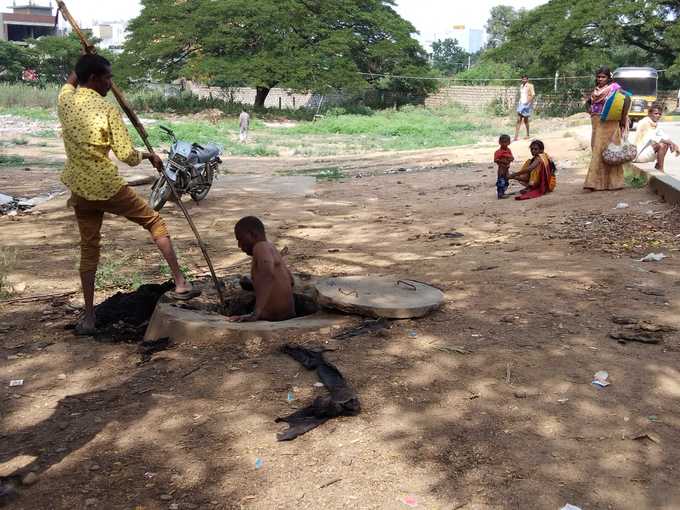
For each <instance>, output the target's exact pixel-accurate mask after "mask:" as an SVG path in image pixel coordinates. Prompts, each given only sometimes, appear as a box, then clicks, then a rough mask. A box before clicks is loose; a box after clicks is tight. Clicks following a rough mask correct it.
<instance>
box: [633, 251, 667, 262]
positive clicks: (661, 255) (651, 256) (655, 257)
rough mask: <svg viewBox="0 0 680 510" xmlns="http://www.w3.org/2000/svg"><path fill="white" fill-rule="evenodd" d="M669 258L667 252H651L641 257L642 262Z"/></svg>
mask: <svg viewBox="0 0 680 510" xmlns="http://www.w3.org/2000/svg"><path fill="white" fill-rule="evenodd" d="M665 258H668V255H666V254H665V253H650V254H649V255H646V256H644V257H642V258H641V259H640V262H661V261H662V260H663V259H665Z"/></svg>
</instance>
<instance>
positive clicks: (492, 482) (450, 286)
mask: <svg viewBox="0 0 680 510" xmlns="http://www.w3.org/2000/svg"><path fill="white" fill-rule="evenodd" d="M544 138H545V142H546V147H547V151H548V152H549V153H551V154H552V155H554V157H555V158H556V159H558V160H560V161H562V162H563V165H562V170H561V173H560V175H559V187H558V189H557V191H556V192H555V193H553V194H551V195H549V196H546V197H543V198H541V199H537V200H531V201H527V202H523V203H521V202H516V201H514V200H504V201H498V200H496V198H495V194H494V181H495V177H494V174H495V171H494V170H493V169H490V168H489V165H488V161H489V160H490V158H491V154H492V153H493V149H494V148H493V147H476V148H458V149H452V150H436V151H424V152H421V153H408V154H401V153H400V154H394V155H393V154H381V155H370V156H367V157H354V158H344V159H343V158H333V160H332V161H321V163H322V164H326V163H331V164H341V165H343V168H345V171H346V172H347V174H348V175H350V176H351V175H355V176H356V175H361V178H358V177H348V178H347V179H345V180H343V181H341V182H327V183H317V184H316V185H315V186H314V188H313V189H312V190H306V191H305V193H304V194H299V193H292V192H290V193H284V192H281V191H280V190H279V191H277V189H276V180H275V178H274V177H273V174H275V173H277V172H278V171H279V170H286V169H288V170H289V169H291V167H292V165H297V164H298V163H304V164H305V165H309V166H310V167H311V166H312V165H317V166H318V165H319V161H309V160H305V161H304V162H303V161H302V160H295V159H294V158H292V159H291V158H289V159H276V160H274V159H257V160H243V161H241V160H236V159H234V160H229V161H228V162H227V164H228V165H229V167H230V170H232V171H233V172H234V173H236V174H240V173H243V174H250V173H255V174H257V175H259V176H261V177H262V178H268V179H270V178H271V179H273V180H270V181H269V182H270V184H271V186H270V187H269V188H267V191H268V192H266V193H262V192H256V191H254V190H253V189H252V187H247V188H246V187H238V186H234V187H229V186H221V185H220V186H218V187H217V188H216V189H215V190H213V191H211V194H210V195H209V198H208V199H207V200H206V201H205V203H203V204H201V205H200V206H193V205H190V210H191V212H192V214H193V216H194V218H195V220H196V222H197V224H198V226H199V228H200V229H201V231H202V232H203V233H204V235H205V238H206V241H207V243H208V245H209V249H210V251H211V253H212V254H213V255H214V257H215V262H216V265H217V266H218V267H226V266H227V265H229V264H233V263H235V262H238V261H240V260H242V256H241V254H239V253H238V250H237V248H236V246H235V244H234V242H233V240H232V238H231V228H232V226H233V224H234V222H235V221H236V220H237V219H238V218H239V217H241V216H243V215H245V214H258V215H260V216H261V217H262V218H263V219H264V221H265V223H266V224H267V226H268V229H269V231H270V233H271V235H272V237H273V238H275V239H276V241H277V243H278V244H279V245H281V246H283V245H287V246H288V247H289V249H290V252H291V255H290V257H289V261H290V264H291V265H292V267H293V268H294V270H296V271H299V272H300V271H304V272H309V273H312V274H317V275H328V274H393V275H408V276H409V277H411V278H414V279H417V280H423V281H430V282H432V283H434V284H435V285H437V286H440V287H441V288H443V289H444V290H445V291H446V293H447V303H446V305H445V306H444V308H443V309H442V310H441V311H439V312H437V313H435V314H433V315H432V316H430V317H428V318H426V319H423V320H419V321H398V322H395V323H393V324H392V327H391V328H390V329H389V331H388V332H387V333H386V334H382V335H374V336H371V335H364V336H359V337H354V338H352V339H349V340H342V341H339V340H331V339H330V338H329V337H328V335H324V334H311V335H305V336H304V337H301V338H290V339H288V340H289V341H300V342H303V343H306V344H308V345H312V346H322V345H323V346H326V347H330V348H334V349H336V350H335V351H334V352H332V353H330V355H329V358H330V359H331V360H332V361H333V362H334V363H336V364H337V366H338V367H339V368H340V369H341V370H342V371H343V373H344V374H345V376H346V377H348V379H349V380H350V381H351V382H352V384H353V385H354V387H355V389H356V390H357V392H358V394H359V396H360V398H361V401H362V407H363V412H362V413H361V414H360V415H359V416H357V417H353V418H344V419H339V420H334V421H331V422H329V423H327V424H326V425H324V426H322V427H320V428H318V429H315V430H314V431H312V432H310V433H309V434H307V435H305V436H303V437H301V438H298V439H297V440H295V441H293V442H291V443H277V442H276V440H275V433H276V432H277V431H278V430H280V427H279V425H278V424H275V423H274V422H273V419H274V418H275V417H276V416H281V415H284V414H288V413H289V412H291V408H296V407H298V406H300V405H302V404H301V403H302V402H307V401H309V399H310V398H311V397H312V396H313V395H314V394H316V393H317V392H318V389H316V388H314V386H313V383H314V382H315V381H316V378H315V377H314V375H313V374H312V373H307V372H305V371H303V370H302V369H301V368H300V367H299V365H298V364H296V363H295V362H294V361H292V360H290V359H288V358H286V357H284V356H282V355H280V354H278V352H277V349H278V345H272V344H269V343H258V342H254V343H249V344H246V345H240V344H220V345H206V344H205V343H203V342H201V343H200V347H199V345H190V344H182V345H178V346H176V347H175V348H173V349H171V350H169V351H165V352H163V353H159V354H158V355H156V356H155V358H154V361H152V362H151V363H147V364H145V365H141V366H137V364H136V363H137V361H138V360H139V356H138V355H137V354H136V349H135V346H131V345H127V344H106V343H96V342H92V341H91V340H87V339H76V338H74V337H73V336H71V335H70V334H69V333H68V332H67V331H64V330H63V325H64V324H66V323H68V322H70V321H72V320H73V317H74V314H75V313H76V311H77V310H76V309H77V307H78V306H79V303H80V301H79V298H78V297H68V298H64V299H62V300H56V301H54V302H52V303H49V302H48V303H46V304H45V303H30V304H21V305H5V306H3V307H2V308H0V314H1V319H0V322H1V326H0V356H1V357H2V361H1V362H0V381H1V382H2V384H0V402H2V410H3V412H2V424H1V428H0V470H1V471H0V475H7V474H9V473H12V472H13V471H14V470H16V469H20V468H22V469H23V471H22V472H24V473H25V472H26V471H27V470H30V469H33V470H34V471H35V473H36V475H37V476H38V478H37V482H36V483H35V484H33V485H31V486H29V487H24V488H22V489H21V494H20V497H19V498H18V499H17V500H16V501H14V502H13V503H11V504H10V505H9V508H15V509H29V508H30V509H33V508H59V509H61V508H64V509H66V508H85V507H88V508H121V509H122V508H130V509H132V508H144V509H167V508H181V509H184V508H187V509H190V508H225V509H232V508H234V509H235V508H253V509H270V508H286V509H288V508H290V509H293V508H309V509H317V508H321V507H326V508H362V509H364V508H366V509H368V508H376V509H378V508H380V509H382V508H387V509H399V508H408V507H409V506H408V505H407V503H408V504H417V507H418V508H428V509H452V508H456V509H458V508H460V509H465V510H471V509H506V508H507V509H512V508H522V509H544V508H555V509H557V508H561V507H562V506H563V505H564V504H566V503H572V504H575V505H578V506H580V507H581V508H584V509H589V510H590V509H608V508H617V509H639V508H659V509H668V510H670V509H672V508H677V507H679V506H680V487H679V486H678V484H677V483H676V478H677V476H676V471H677V458H678V457H679V455H680V447H679V446H678V444H679V442H678V440H679V439H680V415H679V414H678V402H679V400H680V370H679V369H678V356H679V354H678V352H679V350H680V338H679V337H678V335H677V333H675V332H668V333H664V334H663V340H662V342H661V343H659V344H642V343H637V342H628V343H626V344H619V343H617V341H616V340H613V339H611V338H609V333H610V332H612V331H613V330H617V331H618V330H619V329H621V328H626V326H625V325H620V324H614V323H613V322H612V317H613V316H615V315H617V316H626V317H634V318H636V319H644V320H646V321H648V322H649V323H651V326H650V325H649V324H646V325H645V327H647V328H648V329H649V328H651V329H655V327H656V326H654V325H659V324H662V325H668V326H674V327H680V319H679V318H678V317H679V315H678V304H677V302H678V301H677V300H678V298H679V297H680V284H679V283H678V282H680V273H679V270H680V258H678V249H679V248H680V243H679V242H678V238H677V237H676V235H678V234H680V231H677V229H678V227H677V225H678V215H677V212H676V211H674V210H673V209H672V208H670V207H669V206H667V205H665V204H662V203H660V202H659V201H658V200H657V199H656V197H655V196H654V195H651V194H649V193H648V192H647V191H645V190H638V189H627V190H623V191H617V192H611V193H597V194H584V193H583V192H582V191H581V188H580V185H581V183H582V181H583V177H584V171H585V170H584V169H585V164H586V161H587V154H586V153H585V152H584V151H583V150H582V148H581V147H580V146H579V145H578V142H577V141H576V140H574V139H572V138H571V137H569V136H565V135H564V132H556V133H549V134H548V135H547V136H545V137H544ZM513 150H514V151H515V156H516V158H517V159H521V158H522V157H526V156H527V155H528V149H527V147H526V144H524V143H522V144H519V145H518V146H517V147H515V146H513ZM324 159H327V158H324ZM399 167H403V168H408V169H411V171H408V172H406V171H404V172H398V173H388V174H384V173H383V172H384V171H385V170H392V169H397V168H399ZM432 167H435V168H432ZM367 169H369V170H370V171H369V170H367ZM27 173H30V172H27ZM301 185H302V184H301ZM304 185H305V186H306V185H307V184H304ZM619 202H625V203H627V204H629V207H628V208H626V209H620V210H615V209H614V208H615V206H616V205H617V203H619ZM164 215H165V217H166V218H167V219H168V221H169V223H170V226H171V229H172V232H173V237H174V238H175V241H176V243H177V245H178V246H179V249H180V252H181V254H182V256H183V260H184V262H186V263H187V264H188V265H189V266H190V268H191V269H193V270H197V271H202V270H204V264H203V262H202V261H201V256H200V252H199V251H198V249H197V248H196V247H195V245H194V244H193V241H192V237H191V234H190V232H189V230H188V229H187V228H186V227H185V225H184V223H183V219H182V218H181V215H180V213H179V211H178V210H177V209H176V208H175V207H174V206H172V205H169V206H168V207H167V209H166V210H165V213H164ZM454 231H456V232H460V233H462V234H464V237H462V238H459V239H449V238H447V237H446V236H445V235H442V234H445V233H447V232H454ZM77 242H78V240H77V231H76V229H75V224H74V222H73V218H72V214H71V212H70V211H68V210H67V209H66V208H65V206H64V200H63V199H56V200H54V201H52V202H50V203H48V204H46V205H45V206H41V207H40V208H38V210H37V211H35V212H33V213H32V214H30V215H20V216H18V217H15V218H14V220H12V219H10V218H7V217H1V218H0V243H2V246H3V247H12V248H14V249H16V250H17V252H18V260H19V261H20V262H19V264H17V268H16V270H15V271H14V272H13V274H12V278H13V279H14V280H15V281H22V282H25V283H26V284H27V290H26V293H27V294H42V293H48V292H59V291H67V290H76V289H77V273H76V270H75V265H76V261H77V251H76V246H77ZM104 249H105V250H106V251H107V253H108V254H109V257H111V258H112V259H116V258H119V259H120V258H125V259H124V260H125V271H129V272H137V273H139V274H141V275H142V277H143V278H144V280H146V281H151V280H153V279H155V280H156V281H158V280H160V279H161V278H160V277H159V275H158V264H159V260H160V259H159V257H158V256H157V255H156V254H155V253H153V251H152V247H151V245H150V242H149V240H148V239H147V237H146V235H145V233H144V232H142V231H140V230H138V229H136V228H135V227H134V226H133V225H128V224H126V223H125V222H124V221H119V220H115V219H107V221H106V223H105V248H104ZM650 251H655V252H659V251H663V252H664V253H666V254H667V255H669V258H667V259H665V260H664V261H662V262H659V263H643V262H638V261H637V260H636V259H639V258H641V256H642V255H644V254H646V253H648V252H650ZM242 267H243V270H244V271H245V270H246V268H247V265H243V266H242ZM104 295H105V294H102V293H100V294H99V295H98V297H100V298H102V297H103V296H104ZM617 321H618V322H622V321H621V320H619V319H617ZM623 322H625V321H623ZM627 327H628V329H624V331H625V332H635V329H631V328H632V326H631V325H629V326H627ZM413 332H415V336H413ZM462 352H465V353H466V354H462ZM197 367H199V368H198V370H195V369H196V368H197ZM194 370H195V371H194ZM598 370H607V371H608V372H609V374H610V379H611V382H612V384H611V385H610V386H609V387H607V388H605V389H597V388H595V387H594V386H592V385H591V384H590V383H591V381H592V378H593V374H594V373H595V372H596V371H598ZM11 379H24V384H23V386H20V387H11V388H10V387H9V386H8V383H9V381H10V380H11ZM288 392H293V394H294V396H295V399H296V400H294V401H293V402H292V403H288V402H287V394H288ZM640 434H643V436H642V438H641V439H633V438H634V437H636V436H639V435H640ZM644 434H648V435H647V436H644ZM256 459H261V461H262V465H261V467H260V468H259V469H256Z"/></svg>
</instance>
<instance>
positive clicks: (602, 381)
mask: <svg viewBox="0 0 680 510" xmlns="http://www.w3.org/2000/svg"><path fill="white" fill-rule="evenodd" d="M608 379H609V372H607V371H606V370H600V371H599V372H595V376H594V377H593V382H592V384H593V385H595V386H599V387H600V388H606V387H607V386H609V385H610V384H611V383H610V382H609V381H608Z"/></svg>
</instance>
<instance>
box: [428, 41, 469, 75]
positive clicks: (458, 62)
mask: <svg viewBox="0 0 680 510" xmlns="http://www.w3.org/2000/svg"><path fill="white" fill-rule="evenodd" d="M467 63H468V53H467V52H466V51H465V50H464V49H463V48H461V47H460V46H459V45H458V41H457V40H456V39H450V38H447V39H443V40H437V41H434V42H433V43H432V67H434V68H435V69H438V70H439V71H441V72H442V73H444V74H456V73H457V72H458V71H460V70H461V69H464V68H465V67H466V66H467Z"/></svg>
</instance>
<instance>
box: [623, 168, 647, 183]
mask: <svg viewBox="0 0 680 510" xmlns="http://www.w3.org/2000/svg"><path fill="white" fill-rule="evenodd" d="M623 177H624V180H625V182H626V185H627V186H628V187H630V188H644V187H645V186H647V182H648V181H649V179H648V178H647V174H645V173H644V172H640V171H638V170H636V169H634V168H631V166H630V165H626V167H625V168H624V170H623Z"/></svg>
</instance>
